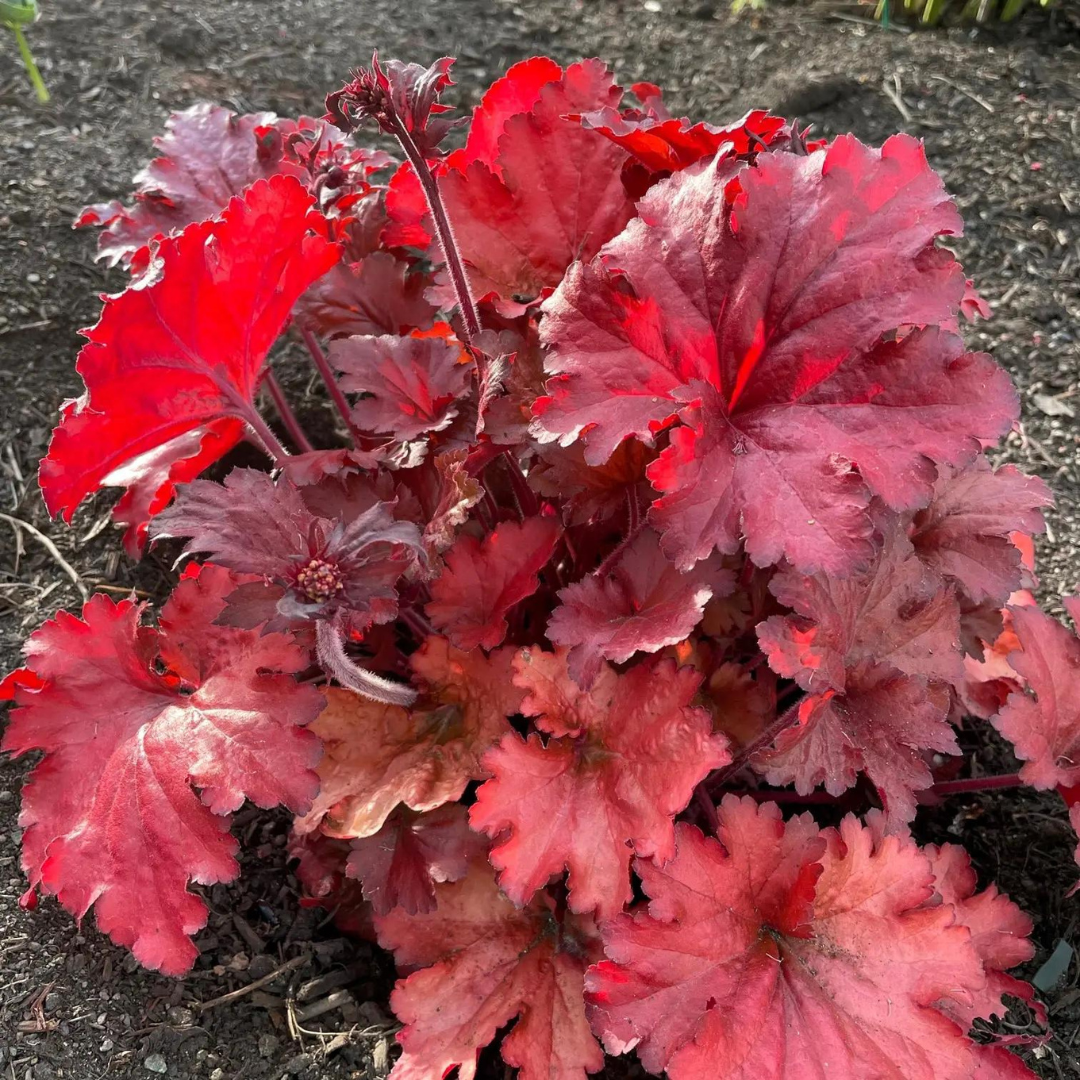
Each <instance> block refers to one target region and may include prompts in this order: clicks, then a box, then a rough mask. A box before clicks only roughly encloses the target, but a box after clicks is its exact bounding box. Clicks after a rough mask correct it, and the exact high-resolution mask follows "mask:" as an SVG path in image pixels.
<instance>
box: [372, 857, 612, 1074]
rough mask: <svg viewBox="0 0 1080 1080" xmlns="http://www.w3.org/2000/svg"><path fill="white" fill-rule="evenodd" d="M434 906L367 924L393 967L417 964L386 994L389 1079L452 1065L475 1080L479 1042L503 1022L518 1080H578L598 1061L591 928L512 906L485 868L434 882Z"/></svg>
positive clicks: (541, 909)
mask: <svg viewBox="0 0 1080 1080" xmlns="http://www.w3.org/2000/svg"><path fill="white" fill-rule="evenodd" d="M436 901H437V906H436V908H435V910H434V911H432V912H430V913H428V914H422V915H407V914H405V913H404V912H403V911H401V910H400V909H399V910H397V911H393V912H391V913H390V914H389V915H383V916H377V917H376V919H375V926H376V931H377V933H378V937H379V944H380V945H382V947H383V948H384V949H391V950H392V951H393V953H394V958H395V959H396V960H397V962H398V964H399V966H402V967H405V968H421V970H419V971H416V972H414V973H413V974H412V975H410V976H409V977H408V978H407V979H402V980H401V981H399V982H398V984H397V987H396V988H395V990H394V994H393V997H392V998H391V999H390V1003H391V1005H392V1006H393V1009H394V1012H395V1013H396V1014H397V1017H398V1019H399V1020H401V1021H402V1023H404V1024H405V1027H404V1028H403V1030H402V1031H401V1032H400V1033H399V1034H398V1042H399V1043H400V1044H401V1047H402V1050H403V1051H404V1053H403V1054H402V1057H401V1059H400V1060H399V1061H398V1063H397V1065H395V1066H394V1070H393V1072H392V1074H391V1075H392V1076H393V1077H394V1080H430V1078H431V1077H441V1076H446V1074H447V1073H449V1072H450V1071H451V1070H452V1069H453V1068H454V1067H455V1066H458V1076H460V1077H461V1080H473V1078H474V1077H475V1076H476V1064H477V1058H478V1056H479V1053H480V1051H481V1049H483V1047H485V1046H487V1045H488V1043H490V1042H491V1041H492V1039H494V1038H495V1035H496V1032H497V1031H498V1030H499V1029H500V1028H501V1027H504V1026H506V1025H507V1024H508V1023H510V1022H511V1021H513V1020H516V1023H515V1024H514V1027H513V1028H512V1030H511V1031H510V1033H509V1035H507V1036H506V1038H505V1039H503V1043H502V1057H503V1060H504V1061H505V1062H506V1064H507V1065H510V1066H512V1067H515V1068H517V1069H518V1070H519V1073H518V1075H519V1076H520V1077H521V1080H584V1077H585V1075H586V1073H594V1072H597V1071H599V1070H600V1069H601V1068H603V1065H604V1055H603V1052H602V1051H601V1049H600V1047H599V1046H598V1045H597V1043H596V1040H595V1039H594V1038H593V1036H592V1033H591V1032H590V1031H589V1025H588V1023H587V1021H586V1019H585V1005H584V1002H583V1000H582V979H583V975H584V971H585V967H586V965H587V963H588V960H589V958H590V957H591V956H593V955H595V953H596V951H597V950H596V944H595V931H594V930H593V928H592V926H591V924H590V923H589V922H588V921H587V920H580V919H575V918H574V917H573V916H564V917H563V918H562V919H561V920H559V919H557V918H556V913H555V911H554V904H553V902H552V901H551V899H550V897H548V896H546V895H541V896H538V897H536V898H535V899H534V900H533V901H532V902H531V903H530V904H528V905H527V906H526V907H524V908H523V909H522V908H518V907H515V906H514V905H513V904H512V903H511V902H510V901H509V900H507V899H506V897H505V896H504V895H503V894H502V893H501V892H500V891H499V889H498V886H497V885H496V884H495V880H494V878H493V877H492V874H491V869H490V867H488V866H487V865H486V864H484V863H477V864H474V866H473V869H472V871H471V872H470V873H469V875H468V876H467V877H466V878H465V879H464V880H462V881H458V882H457V883H455V884H452V885H440V886H437V887H436Z"/></svg>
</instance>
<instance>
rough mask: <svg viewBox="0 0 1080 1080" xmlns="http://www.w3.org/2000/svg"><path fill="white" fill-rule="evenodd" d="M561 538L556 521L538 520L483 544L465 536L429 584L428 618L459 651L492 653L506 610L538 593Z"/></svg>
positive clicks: (509, 527)
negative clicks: (487, 651) (439, 574)
mask: <svg viewBox="0 0 1080 1080" xmlns="http://www.w3.org/2000/svg"><path fill="white" fill-rule="evenodd" d="M560 532H561V530H560V528H559V523H558V521H556V519H555V518H554V517H547V516H537V517H531V518H526V519H525V520H524V521H523V522H521V523H520V524H518V523H517V522H514V521H507V522H503V524H501V525H499V526H497V527H496V528H495V529H493V530H492V531H491V532H490V533H488V535H487V536H485V537H484V539H483V540H477V539H476V538H475V537H474V536H472V535H470V534H468V533H463V534H462V535H461V536H459V537H458V539H457V541H456V542H455V544H454V546H453V547H452V548H450V550H449V551H448V552H447V553H446V569H445V570H444V571H443V574H442V576H441V577H440V578H438V579H437V580H436V581H434V582H432V585H431V596H432V599H431V603H429V604H428V605H427V608H426V611H427V613H428V617H429V618H430V619H431V621H432V622H433V623H434V624H435V626H436V628H437V629H438V630H440V631H442V632H443V633H444V634H446V636H447V637H448V638H449V639H450V640H451V641H452V642H453V644H454V645H455V646H456V647H457V648H459V649H464V650H466V651H469V650H470V649H475V648H477V647H482V648H485V649H493V648H495V646H496V645H499V644H500V643H501V642H502V640H503V639H504V638H505V637H506V631H507V623H506V617H507V614H508V613H509V611H510V609H511V608H512V607H513V606H514V605H515V604H517V603H518V602H519V601H520V600H524V599H525V597H527V596H531V595H532V594H533V593H534V592H536V590H537V588H538V587H539V585H540V581H539V579H538V577H537V575H538V574H539V573H540V571H541V570H542V569H543V568H544V567H545V566H546V565H547V562H548V560H549V559H550V558H551V556H552V554H553V553H554V551H555V545H556V543H558V540H559V535H560Z"/></svg>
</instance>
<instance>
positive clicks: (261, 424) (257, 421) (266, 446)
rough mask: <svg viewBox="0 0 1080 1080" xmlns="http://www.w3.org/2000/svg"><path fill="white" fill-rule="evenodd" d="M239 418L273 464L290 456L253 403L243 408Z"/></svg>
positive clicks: (278, 463)
mask: <svg viewBox="0 0 1080 1080" xmlns="http://www.w3.org/2000/svg"><path fill="white" fill-rule="evenodd" d="M241 419H242V420H243V421H244V422H245V423H246V424H247V425H248V427H250V428H251V430H252V431H253V432H254V433H255V435H256V436H257V438H258V441H259V445H260V446H261V447H262V448H263V450H265V451H266V453H267V454H268V455H269V456H270V458H271V459H272V460H273V462H274V464H275V465H281V464H283V463H284V462H285V461H287V460H288V458H289V457H290V454H289V451H288V450H286V449H285V447H284V446H282V445H281V443H280V441H279V440H278V437H277V436H276V435H275V434H274V433H273V432H272V431H271V430H270V425H269V424H268V423H267V422H266V421H265V420H264V419H263V418H262V416H261V414H260V413H259V410H258V409H256V408H255V406H254V405H250V406H248V407H246V408H245V409H244V411H243V413H242V414H241Z"/></svg>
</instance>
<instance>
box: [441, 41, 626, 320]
mask: <svg viewBox="0 0 1080 1080" xmlns="http://www.w3.org/2000/svg"><path fill="white" fill-rule="evenodd" d="M620 95H621V90H620V89H619V88H618V86H616V84H615V83H614V81H613V79H612V76H611V73H610V72H609V71H608V70H607V69H606V68H605V67H604V66H603V65H602V64H601V63H600V62H599V61H596V60H585V61H582V62H581V63H578V64H573V65H571V66H570V67H569V68H567V69H566V71H565V72H564V73H563V75H562V78H561V79H559V80H558V81H557V82H550V83H548V84H547V85H546V86H544V87H543V88H542V89H541V90H540V93H539V96H538V98H537V100H536V103H535V104H534V105H533V106H532V108H531V109H530V111H528V112H525V113H519V114H518V115H516V116H512V117H510V118H508V119H507V120H505V121H504V124H503V134H502V136H501V137H500V138H499V140H498V156H497V157H496V158H495V160H494V161H493V162H487V161H484V160H482V159H480V158H474V159H473V160H471V161H468V162H465V161H463V162H462V163H461V164H460V165H456V164H454V163H453V162H451V163H450V164H451V167H450V168H448V169H447V170H446V172H445V174H444V175H443V176H442V177H441V178H440V181H439V186H440V191H441V192H442V195H443V199H444V201H445V203H446V208H447V212H448V213H449V215H450V219H451V221H453V223H454V231H455V234H456V236H457V241H458V245H459V248H460V250H461V254H462V257H463V258H464V260H465V263H466V266H467V268H468V272H469V278H470V281H471V284H472V289H473V292H474V294H475V295H476V296H477V297H478V298H479V299H485V298H492V299H494V301H495V305H496V307H497V308H498V310H499V311H500V312H502V313H503V314H505V315H508V316H511V317H512V316H514V315H517V314H519V313H520V312H521V311H522V310H524V305H527V304H528V303H531V302H532V301H533V300H535V299H537V298H538V297H539V296H540V295H541V293H542V292H543V290H544V289H546V288H554V286H556V285H557V284H558V283H559V280H560V279H561V278H562V276H563V273H564V271H565V270H566V268H567V267H568V266H569V265H570V264H571V263H572V262H574V260H575V259H578V258H585V259H589V258H592V256H593V255H594V254H595V253H596V252H597V251H598V250H599V249H600V247H601V245H602V244H604V243H605V242H606V241H607V240H609V239H610V238H611V237H613V236H615V235H616V234H617V233H618V232H619V230H620V229H622V227H623V226H624V225H625V224H626V222H627V221H629V219H630V218H631V216H632V215H633V213H634V205H633V202H632V200H631V199H630V197H629V196H628V195H627V193H626V191H625V189H624V188H623V184H622V178H621V170H622V165H623V162H624V161H625V160H626V153H625V151H623V150H621V149H620V148H619V147H617V146H615V145H614V144H612V143H610V142H608V141H607V140H606V139H602V138H600V137H599V136H598V135H596V134H595V133H593V132H590V131H586V130H585V129H583V128H582V127H581V126H580V125H578V124H577V123H575V122H574V121H572V120H569V119H567V118H566V114H567V113H571V112H582V111H586V110H589V109H594V108H598V107H600V106H601V105H603V104H617V102H618V100H619V97H620Z"/></svg>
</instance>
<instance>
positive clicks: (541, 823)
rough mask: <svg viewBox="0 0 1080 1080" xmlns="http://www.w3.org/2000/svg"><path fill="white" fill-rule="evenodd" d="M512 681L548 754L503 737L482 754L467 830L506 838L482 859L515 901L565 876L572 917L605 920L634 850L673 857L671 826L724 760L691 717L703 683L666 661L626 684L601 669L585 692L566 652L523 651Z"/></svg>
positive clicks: (622, 892) (624, 898) (647, 666)
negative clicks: (487, 775) (482, 775)
mask: <svg viewBox="0 0 1080 1080" xmlns="http://www.w3.org/2000/svg"><path fill="white" fill-rule="evenodd" d="M514 671H515V677H514V682H515V684H516V685H517V686H519V687H521V689H523V690H525V691H526V697H525V700H524V701H523V702H522V706H521V711H522V712H523V713H525V714H526V715H527V716H533V717H536V718H537V719H536V721H535V722H536V725H537V726H538V727H540V728H541V729H543V730H544V731H547V732H550V733H551V735H552V736H553V737H552V738H550V739H548V741H547V743H546V745H545V744H544V743H542V742H541V741H540V738H539V737H538V736H537V735H535V734H534V735H531V736H529V738H528V739H522V738H521V736H519V735H517V734H516V733H511V734H508V735H506V736H505V738H503V740H502V742H501V743H500V744H499V745H498V746H497V747H495V748H494V749H492V750H491V751H489V752H488V754H487V755H486V756H485V757H484V765H485V766H486V767H487V768H488V769H489V770H490V771H491V772H492V773H493V774H494V779H492V780H489V781H487V783H485V784H484V785H483V786H482V787H481V788H480V789H479V791H477V793H476V802H475V803H474V804H473V807H472V809H471V811H470V813H469V820H470V821H471V823H472V826H473V828H474V829H479V830H482V831H483V832H486V833H487V834H488V835H489V836H491V837H493V838H502V837H504V832H505V838H503V839H502V840H501V842H500V843H498V844H497V845H496V846H495V847H494V848H493V849H492V852H491V861H492V863H493V864H494V865H495V866H496V867H497V868H498V869H499V870H500V871H501V873H500V875H499V884H500V885H501V886H502V888H503V891H504V892H505V893H506V894H507V896H509V897H510V899H511V900H513V901H514V902H515V903H518V904H524V903H526V902H527V901H528V900H529V898H530V897H531V896H532V895H533V893H534V892H536V890H537V889H540V888H543V886H544V885H545V884H546V883H547V881H548V879H549V878H551V877H553V876H555V875H559V874H562V872H563V869H564V868H565V867H568V868H569V870H570V897H569V903H570V908H571V910H572V911H577V912H587V911H593V910H596V912H597V915H598V917H599V918H601V919H604V918H610V917H611V916H612V915H614V914H615V913H616V912H618V911H620V910H621V909H622V906H623V904H625V903H627V902H628V901H629V900H630V899H631V896H632V892H631V888H630V874H629V868H630V858H631V855H632V854H633V852H637V854H638V855H640V856H643V857H653V858H655V859H656V860H657V861H658V862H661V863H662V862H665V861H666V860H667V859H670V858H671V856H672V855H673V854H674V851H675V848H674V843H675V834H674V830H673V827H672V819H673V818H674V816H675V814H677V813H679V811H681V810H684V809H685V808H686V806H687V804H688V803H689V802H690V798H691V795H692V794H693V791H694V787H695V785H696V784H697V783H698V782H699V781H701V780H703V779H704V778H705V776H706V775H707V774H708V773H709V772H710V771H711V770H712V769H714V768H717V767H719V766H721V765H725V764H727V762H728V761H730V755H729V754H728V750H727V740H726V739H725V738H724V737H723V736H721V735H713V734H712V723H711V720H710V718H709V715H708V713H706V712H705V711H704V710H703V709H696V708H691V707H690V702H691V700H692V699H693V697H694V695H695V693H696V692H697V689H698V685H699V683H700V682H701V677H700V676H699V675H698V674H697V672H695V671H693V670H692V669H691V668H678V669H677V668H676V666H675V663H674V661H671V660H656V661H653V662H650V663H644V662H642V663H639V664H636V665H635V666H634V667H632V668H631V669H630V670H629V671H628V672H627V673H626V674H625V675H617V674H616V673H615V671H614V670H613V669H612V668H610V667H607V666H606V665H605V666H604V668H603V670H602V671H601V673H600V677H599V678H598V679H597V680H596V683H595V685H594V687H593V689H592V691H591V692H590V693H588V694H586V693H584V692H582V691H581V690H580V689H579V688H578V687H577V685H576V684H575V683H574V682H573V681H572V680H571V679H570V677H569V674H568V672H567V670H566V654H565V652H561V653H556V654H554V655H552V654H551V653H543V652H539V651H536V650H530V649H524V650H522V651H521V653H520V654H519V655H518V657H517V659H516V660H515V661H514Z"/></svg>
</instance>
